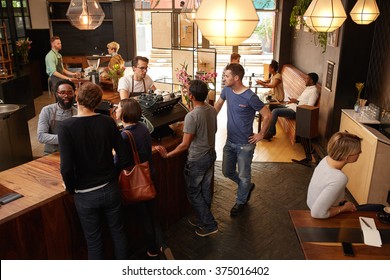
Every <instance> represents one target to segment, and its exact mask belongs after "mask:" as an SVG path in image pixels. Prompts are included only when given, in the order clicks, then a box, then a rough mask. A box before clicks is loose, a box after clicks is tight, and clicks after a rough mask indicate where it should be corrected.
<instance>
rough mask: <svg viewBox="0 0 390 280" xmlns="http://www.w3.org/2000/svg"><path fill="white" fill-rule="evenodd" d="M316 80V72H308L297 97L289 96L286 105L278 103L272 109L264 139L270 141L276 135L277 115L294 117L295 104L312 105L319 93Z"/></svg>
mask: <svg viewBox="0 0 390 280" xmlns="http://www.w3.org/2000/svg"><path fill="white" fill-rule="evenodd" d="M317 81H318V75H317V74H316V73H309V74H307V77H306V88H305V90H304V91H303V92H302V93H301V95H300V96H299V97H298V99H295V98H290V97H289V99H290V101H289V102H288V104H286V105H279V106H278V107H277V108H275V109H273V110H272V112H271V113H272V119H271V124H270V127H269V130H268V132H267V134H266V135H265V136H264V139H267V140H268V141H270V140H271V139H272V137H274V136H275V135H276V122H277V121H278V117H284V118H289V119H295V116H296V112H297V106H299V105H310V106H314V105H315V104H316V102H317V99H318V96H319V93H318V90H317V87H316V83H317Z"/></svg>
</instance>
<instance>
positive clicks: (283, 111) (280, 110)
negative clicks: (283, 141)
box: [268, 106, 296, 136]
mask: <svg viewBox="0 0 390 280" xmlns="http://www.w3.org/2000/svg"><path fill="white" fill-rule="evenodd" d="M271 113H272V119H271V123H270V126H269V129H268V132H269V133H270V134H271V135H272V136H274V135H275V134H276V123H277V121H278V117H284V118H288V119H295V115H296V113H295V111H294V110H293V109H290V108H288V107H286V106H280V107H277V108H274V109H273V110H272V112H271Z"/></svg>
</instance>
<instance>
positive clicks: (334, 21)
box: [303, 0, 347, 32]
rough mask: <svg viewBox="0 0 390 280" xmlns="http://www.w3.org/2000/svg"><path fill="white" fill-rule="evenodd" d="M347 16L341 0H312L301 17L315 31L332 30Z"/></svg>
mask: <svg viewBox="0 0 390 280" xmlns="http://www.w3.org/2000/svg"><path fill="white" fill-rule="evenodd" d="M346 18H347V14H346V13H345V10H344V7H343V4H342V3H341V0H313V1H312V2H311V3H310V5H309V7H308V8H307V10H306V12H305V14H304V15H303V19H304V20H305V22H306V24H307V25H308V26H309V27H310V28H311V29H312V30H314V31H316V32H332V31H334V30H336V29H337V28H339V27H340V26H341V25H342V24H343V23H344V21H345V20H346Z"/></svg>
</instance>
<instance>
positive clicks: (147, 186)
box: [119, 130, 156, 204]
mask: <svg viewBox="0 0 390 280" xmlns="http://www.w3.org/2000/svg"><path fill="white" fill-rule="evenodd" d="M124 131H125V132H126V134H127V136H128V137H129V140H130V146H131V149H132V151H133V158H134V166H131V167H128V168H125V169H123V170H122V171H121V173H120V175H119V185H120V187H121V190H122V200H123V202H124V203H125V204H130V203H135V202H139V201H146V200H151V199H153V198H155V197H156V189H155V188H154V185H153V181H152V178H151V175H150V167H149V162H148V161H145V162H142V163H141V162H140V159H139V156H138V152H137V146H136V144H135V140H134V137H133V135H132V134H131V132H129V131H127V130H124Z"/></svg>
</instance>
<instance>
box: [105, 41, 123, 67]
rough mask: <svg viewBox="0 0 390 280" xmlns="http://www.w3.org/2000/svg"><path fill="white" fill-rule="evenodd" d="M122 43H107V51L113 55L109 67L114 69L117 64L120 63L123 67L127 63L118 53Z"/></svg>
mask: <svg viewBox="0 0 390 280" xmlns="http://www.w3.org/2000/svg"><path fill="white" fill-rule="evenodd" d="M119 47H120V45H119V44H118V43H117V42H115V41H112V42H110V43H108V44H107V51H108V54H110V55H111V59H110V62H109V63H108V68H110V69H113V68H114V65H115V64H118V65H119V66H120V67H123V66H124V65H125V61H124V60H123V58H122V56H121V55H120V54H118V51H119Z"/></svg>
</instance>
